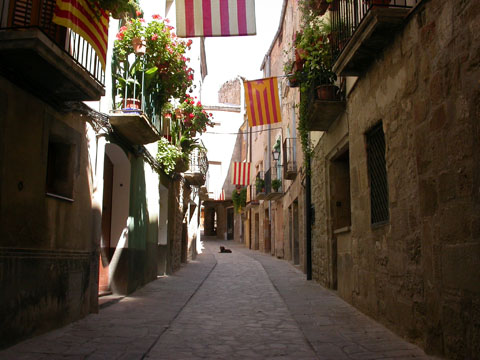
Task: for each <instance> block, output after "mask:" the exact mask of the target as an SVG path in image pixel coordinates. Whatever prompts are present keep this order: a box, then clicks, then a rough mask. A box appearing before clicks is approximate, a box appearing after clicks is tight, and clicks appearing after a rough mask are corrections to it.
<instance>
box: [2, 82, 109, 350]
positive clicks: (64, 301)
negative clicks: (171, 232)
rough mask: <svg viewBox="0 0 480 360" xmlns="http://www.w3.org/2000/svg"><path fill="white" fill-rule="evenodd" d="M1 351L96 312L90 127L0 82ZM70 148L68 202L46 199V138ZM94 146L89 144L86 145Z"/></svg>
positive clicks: (96, 225) (96, 212)
mask: <svg viewBox="0 0 480 360" xmlns="http://www.w3.org/2000/svg"><path fill="white" fill-rule="evenodd" d="M0 99H1V100H0V102H1V106H2V111H1V112H0V129H1V131H0V166H1V167H0V179H1V180H0V248H1V250H0V274H2V275H0V277H1V278H0V280H1V281H0V293H1V294H2V296H1V297H0V329H1V330H0V347H3V346H6V345H8V344H12V343H13V342H15V341H18V340H20V339H22V338H25V337H27V336H32V335H34V334H38V333H41V332H44V331H46V330H48V329H52V328H55V327H58V326H62V325H64V324H66V323H68V322H70V321H73V320H75V319H79V318H81V317H83V316H85V315H86V314H88V313H90V312H94V311H96V310H97V306H98V303H97V299H96V292H97V286H98V285H97V276H98V253H97V247H98V245H99V242H100V209H99V208H97V207H93V204H92V192H93V184H92V182H91V179H92V178H93V175H92V167H91V164H90V162H89V155H88V141H87V133H88V125H87V124H86V122H85V118H82V117H81V116H80V115H77V114H65V113H57V112H56V111H55V109H53V108H51V107H50V106H47V105H46V104H45V103H43V102H41V101H40V100H38V99H37V98H35V97H33V96H32V95H31V94H29V93H27V92H25V91H23V90H22V89H20V88H18V87H16V86H15V85H13V84H12V83H10V82H9V81H8V80H6V79H4V78H3V77H0ZM53 133H55V136H59V137H63V138H64V139H65V141H67V142H70V143H72V144H74V145H73V146H74V151H73V152H74V155H73V157H72V161H74V167H73V193H72V198H73V201H68V200H62V199H60V198H54V197H51V196H47V195H46V174H47V159H48V142H49V138H50V136H52V134H53ZM90 140H91V141H93V142H95V139H90Z"/></svg>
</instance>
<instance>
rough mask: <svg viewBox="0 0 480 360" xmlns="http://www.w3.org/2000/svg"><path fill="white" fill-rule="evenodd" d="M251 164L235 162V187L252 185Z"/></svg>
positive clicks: (233, 176) (233, 169)
mask: <svg viewBox="0 0 480 360" xmlns="http://www.w3.org/2000/svg"><path fill="white" fill-rule="evenodd" d="M250 164H251V163H249V162H234V163H233V164H232V184H233V185H242V186H245V185H250Z"/></svg>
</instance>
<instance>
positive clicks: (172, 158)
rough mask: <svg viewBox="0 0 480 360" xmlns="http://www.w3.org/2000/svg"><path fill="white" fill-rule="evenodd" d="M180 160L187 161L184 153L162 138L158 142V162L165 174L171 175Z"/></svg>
mask: <svg viewBox="0 0 480 360" xmlns="http://www.w3.org/2000/svg"><path fill="white" fill-rule="evenodd" d="M179 160H185V157H184V154H183V153H182V151H180V149H178V148H177V147H176V146H175V145H172V144H170V143H169V142H168V140H167V139H165V138H161V139H160V140H159V141H158V152H157V161H158V162H159V163H160V165H161V166H162V169H163V171H164V172H165V174H167V175H170V174H171V173H172V172H173V171H174V170H175V165H176V164H177V161H179ZM187 160H188V157H187Z"/></svg>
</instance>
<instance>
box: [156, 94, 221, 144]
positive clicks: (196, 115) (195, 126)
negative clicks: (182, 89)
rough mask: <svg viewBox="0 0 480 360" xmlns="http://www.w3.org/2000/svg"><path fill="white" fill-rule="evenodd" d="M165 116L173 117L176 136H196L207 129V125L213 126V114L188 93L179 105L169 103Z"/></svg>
mask: <svg viewBox="0 0 480 360" xmlns="http://www.w3.org/2000/svg"><path fill="white" fill-rule="evenodd" d="M164 117H166V118H170V119H171V124H172V129H173V133H174V135H175V136H174V138H176V139H177V140H178V139H181V138H182V137H195V136H196V134H197V133H198V134H199V135H201V134H203V133H204V132H206V131H207V127H213V125H214V123H213V115H212V113H207V112H206V110H205V109H204V108H203V105H202V103H201V102H200V101H197V100H196V99H195V98H192V97H191V96H189V95H188V94H187V95H186V98H185V100H184V101H183V102H181V103H180V105H178V106H177V107H174V106H173V105H171V104H169V106H168V107H167V109H166V111H165V112H164Z"/></svg>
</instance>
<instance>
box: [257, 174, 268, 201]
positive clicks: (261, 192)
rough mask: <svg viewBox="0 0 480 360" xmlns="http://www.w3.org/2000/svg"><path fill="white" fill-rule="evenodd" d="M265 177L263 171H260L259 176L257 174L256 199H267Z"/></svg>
mask: <svg viewBox="0 0 480 360" xmlns="http://www.w3.org/2000/svg"><path fill="white" fill-rule="evenodd" d="M265 185H266V184H265V178H264V173H263V171H259V172H258V173H257V176H255V184H254V186H255V200H264V199H265V192H266V188H265Z"/></svg>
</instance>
